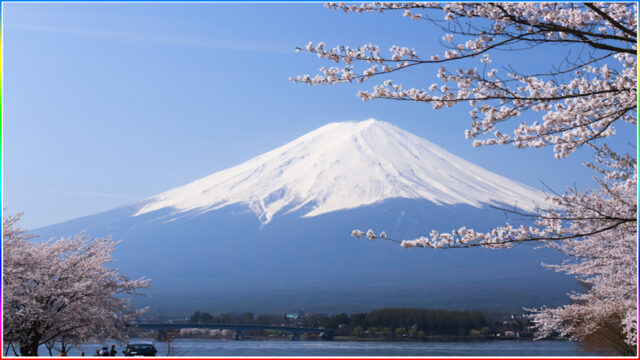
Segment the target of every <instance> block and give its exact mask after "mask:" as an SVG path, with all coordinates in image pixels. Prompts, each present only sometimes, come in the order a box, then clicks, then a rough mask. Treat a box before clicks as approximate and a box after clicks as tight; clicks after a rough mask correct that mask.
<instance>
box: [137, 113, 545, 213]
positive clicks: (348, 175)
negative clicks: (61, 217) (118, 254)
mask: <svg viewBox="0 0 640 360" xmlns="http://www.w3.org/2000/svg"><path fill="white" fill-rule="evenodd" d="M391 198H408V199H426V200H429V201H431V202H434V203H436V204H469V205H472V206H475V207H481V206H482V205H483V204H493V205H499V204H508V205H517V206H518V207H519V208H521V209H523V210H526V211H532V210H534V209H535V207H536V204H537V205H543V203H544V201H545V196H544V194H543V193H542V192H540V191H538V190H536V189H534V188H531V187H529V186H526V185H523V184H521V183H518V182H516V181H513V180H509V179H507V178H505V177H502V176H499V175H496V174H494V173H491V172H489V171H487V170H485V169H482V168H481V167H479V166H477V165H474V164H472V163H470V162H467V161H465V160H463V159H461V158H459V157H457V156H455V155H453V154H451V153H449V152H447V151H446V150H444V149H442V148H440V147H439V146H436V145H434V144H432V143H431V142H429V141H427V140H425V139H422V138H420V137H418V136H415V135H413V134H411V133H409V132H407V131H404V130H402V129H400V128H398V127H396V126H394V125H391V124H389V123H386V122H382V121H378V120H375V119H369V120H365V121H360V122H336V123H330V124H327V125H325V126H322V127H320V128H318V129H316V130H314V131H312V132H310V133H308V134H306V135H303V136H301V137H299V138H298V139H296V140H293V141H291V142H290V143H288V144H286V145H283V146H281V147H279V148H276V149H274V150H272V151H269V152H267V153H264V154H262V155H260V156H258V157H255V158H253V159H251V160H249V161H246V162H244V163H242V164H240V165H237V166H234V167H232V168H229V169H226V170H222V171H219V172H216V173H214V174H211V175H209V176H206V177H204V178H202V179H199V180H196V181H194V182H192V183H189V184H187V185H184V186H180V187H177V188H174V189H171V190H169V191H166V192H164V193H161V194H159V195H156V196H153V197H151V198H149V199H147V200H146V201H145V202H144V205H143V206H142V207H141V208H140V209H139V210H138V212H137V213H136V214H135V216H137V215H141V214H144V213H148V212H151V211H154V210H159V209H163V208H172V209H173V210H174V213H182V212H186V211H191V210H198V211H201V212H205V211H210V210H216V209H220V208H222V207H225V206H227V205H232V204H244V205H246V206H248V207H249V208H250V209H251V210H252V211H253V212H255V214H256V215H257V216H258V218H259V219H260V221H261V222H262V223H264V224H266V223H268V222H269V221H271V219H272V218H273V216H274V215H275V214H276V213H278V212H280V211H282V210H285V213H289V212H294V211H297V210H300V209H301V208H303V207H305V209H308V208H311V210H310V211H308V212H306V213H305V214H304V216H305V217H311V216H316V215H320V214H325V213H329V212H332V211H337V210H343V209H352V208H356V207H360V206H363V205H370V204H373V203H377V202H379V201H382V200H385V199H391Z"/></svg>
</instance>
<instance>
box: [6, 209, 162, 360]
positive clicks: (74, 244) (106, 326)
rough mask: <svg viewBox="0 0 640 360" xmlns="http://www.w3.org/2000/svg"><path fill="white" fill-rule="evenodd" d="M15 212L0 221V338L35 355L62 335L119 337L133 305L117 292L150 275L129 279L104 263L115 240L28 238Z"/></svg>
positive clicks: (72, 338)
mask: <svg viewBox="0 0 640 360" xmlns="http://www.w3.org/2000/svg"><path fill="white" fill-rule="evenodd" d="M19 218H20V215H17V216H7V217H5V218H4V220H3V241H2V250H3V268H2V270H3V287H2V328H3V334H2V335H3V339H4V341H5V342H13V343H17V344H18V345H19V348H20V353H21V355H23V356H25V355H27V356H36V355H38V346H39V345H41V344H46V343H51V342H52V341H55V340H61V341H63V342H65V343H67V344H78V343H81V342H83V341H86V340H88V339H94V340H96V339H107V338H109V339H116V340H124V339H125V333H124V331H125V330H126V328H127V323H128V322H130V321H131V320H133V319H134V318H136V317H137V316H139V315H140V314H141V313H142V312H144V311H145V309H141V310H134V309H132V308H131V306H130V305H129V300H128V299H126V298H124V297H122V296H120V295H121V294H132V295H135V294H139V293H138V289H141V288H147V287H149V286H150V280H149V279H145V278H141V279H138V280H130V279H128V278H127V277H125V276H122V275H120V274H119V273H118V271H117V269H112V268H109V267H107V266H106V265H107V264H108V263H109V262H110V261H111V260H112V258H111V253H112V251H113V249H114V248H115V246H116V245H117V242H114V241H113V240H111V238H109V237H105V238H90V237H89V236H87V235H85V234H79V235H76V236H74V237H68V238H61V239H59V240H55V241H54V240H53V239H52V240H49V241H39V242H36V241H32V240H30V239H31V238H32V237H33V235H31V234H29V233H27V232H26V231H24V230H22V229H19V228H17V227H16V222H17V221H18V219H19Z"/></svg>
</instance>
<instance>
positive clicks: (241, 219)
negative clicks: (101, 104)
mask: <svg viewBox="0 0 640 360" xmlns="http://www.w3.org/2000/svg"><path fill="white" fill-rule="evenodd" d="M543 202H544V197H543V195H542V193H541V192H539V191H538V190H535V189H532V188H530V187H527V186H525V185H522V184H519V183H517V182H515V181H512V180H509V179H506V178H504V177H501V176H499V175H496V174H493V173H490V172H489V171H486V170H483V169H481V168H480V167H478V166H476V165H474V164H471V163H469V162H467V161H464V160H462V159H460V158H459V157H456V156H454V155H452V154H450V153H448V152H447V151H445V150H443V149H442V148H439V147H437V146H435V145H433V144H431V143H429V142H428V141H426V140H424V139H421V138H419V137H417V136H414V135H412V134H410V133H408V132H406V131H404V130H401V129H399V128H397V127H395V126H393V125H390V124H387V123H383V122H380V121H375V120H367V121H363V122H347V123H332V124H328V125H326V126H323V127H321V128H319V129H318V130H315V131H313V132H311V133H309V134H306V135H304V136H302V137H300V138H298V139H296V140H294V141H292V142H290V143H288V144H286V145H284V146H282V147H280V148H277V149H275V150H273V151H270V152H268V153H265V154H263V155H261V156H258V157H256V158H254V159H251V160H249V161H247V162H245V163H243V164H240V165H238V166H236V167H233V168H230V169H227V170H223V171H220V172H217V173H214V174H212V175H210V176H207V177H205V178H202V179H200V180H197V181H194V182H192V183H190V184H187V185H184V186H182V187H178V188H175V189H172V190H169V191H167V192H164V193H162V194H159V195H156V196H153V197H151V198H149V199H147V200H145V201H143V202H141V203H137V204H132V205H129V206H123V207H120V208H117V209H113V210H110V211H106V212H103V213H99V214H94V215H90V216H86V217H83V218H78V219H74V220H71V221H67V222H64V223H60V224H55V225H52V226H49V227H46V228H43V229H37V230H36V231H35V232H36V233H39V234H41V235H42V236H43V237H45V238H46V237H49V236H52V237H58V236H68V235H72V234H74V233H77V232H79V231H81V230H86V231H87V233H88V234H91V235H92V236H105V235H112V236H113V237H114V238H115V239H117V240H121V241H122V242H121V243H120V244H119V245H118V247H117V248H116V250H115V252H114V257H115V259H116V261H115V263H114V264H113V266H117V267H119V268H120V270H121V273H123V274H126V275H127V276H130V277H138V276H148V277H151V278H152V279H153V287H154V288H153V289H151V290H150V291H149V293H150V294H151V295H152V297H151V298H145V299H142V300H138V301H139V303H140V305H151V307H152V309H153V313H154V314H156V315H161V314H163V315H167V316H173V315H178V316H183V315H187V314H189V313H191V312H193V311H195V310H203V311H211V312H225V311H253V312H284V311H292V310H296V309H299V308H300V307H305V308H307V309H308V310H310V311H318V312H342V311H365V310H371V309H373V308H380V307H385V306H395V307H402V306H407V307H409V306H411V307H438V308H453V309H460V308H468V309H492V310H518V309H521V308H522V307H536V306H540V305H550V306H555V305H558V304H560V303H562V301H564V300H565V298H566V296H565V294H566V292H567V291H568V290H572V289H574V288H575V284H574V281H573V280H572V279H571V278H569V277H566V276H564V275H562V274H558V273H554V272H551V271H546V270H545V269H543V268H542V267H541V266H540V262H547V263H556V262H559V261H561V258H560V257H559V256H558V254H557V253H554V252H553V251H551V250H549V249H545V250H539V251H534V250H533V248H532V247H530V246H524V245H523V246H518V247H515V248H513V249H505V250H500V251H496V250H487V249H480V248H477V249H465V250H426V249H413V250H410V251H407V250H405V249H402V248H401V247H400V246H398V245H397V244H395V243H390V242H385V241H379V242H374V243H370V242H369V241H368V240H364V239H354V238H352V237H350V236H349V234H350V232H351V230H352V229H354V228H365V229H367V228H369V227H373V228H374V229H375V230H376V231H382V230H385V231H387V233H388V234H390V235H391V236H392V237H394V238H399V239H403V238H405V239H406V238H415V237H417V236H420V235H424V234H426V233H428V232H429V231H431V230H433V229H435V230H438V231H449V230H451V229H454V228H459V227H461V226H463V225H466V226H469V227H472V228H474V229H476V230H479V231H485V230H489V229H490V228H491V227H493V226H497V225H502V224H503V223H504V221H505V220H506V219H505V215H504V213H503V212H501V211H499V210H497V209H495V208H492V207H491V206H489V205H497V206H498V207H512V206H513V205H514V204H516V203H517V204H518V205H519V206H520V207H521V208H523V209H525V210H532V209H533V208H534V206H535V204H542V203H543ZM513 220H514V219H511V223H512V224H514V225H517V224H518V221H517V219H515V221H513Z"/></svg>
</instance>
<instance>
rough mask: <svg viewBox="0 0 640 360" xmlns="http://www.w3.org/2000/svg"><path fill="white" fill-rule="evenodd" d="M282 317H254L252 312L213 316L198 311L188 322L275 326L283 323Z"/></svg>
mask: <svg viewBox="0 0 640 360" xmlns="http://www.w3.org/2000/svg"><path fill="white" fill-rule="evenodd" d="M282 319H283V316H282V315H273V314H261V315H254V314H253V313H252V312H244V313H240V314H235V313H223V314H218V315H211V314H210V313H208V312H200V311H196V312H195V313H193V315H191V317H189V319H188V320H187V323H188V324H242V325H245V324H246V325H251V324H254V325H274V324H277V323H281V322H282Z"/></svg>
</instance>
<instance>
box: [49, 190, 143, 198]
mask: <svg viewBox="0 0 640 360" xmlns="http://www.w3.org/2000/svg"><path fill="white" fill-rule="evenodd" d="M42 192H43V193H48V194H64V195H80V196H98V197H106V198H112V199H126V200H140V197H139V196H129V195H122V194H110V193H103V192H95V191H75V190H42Z"/></svg>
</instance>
